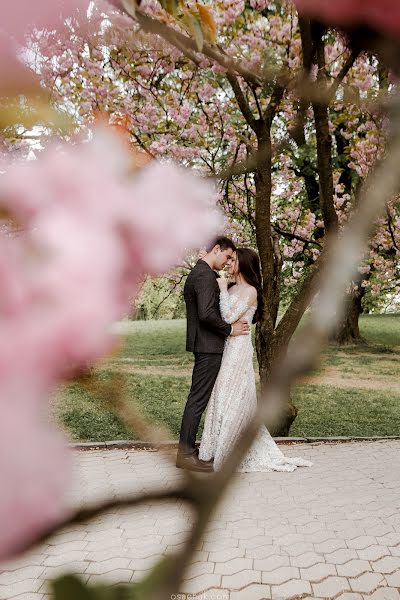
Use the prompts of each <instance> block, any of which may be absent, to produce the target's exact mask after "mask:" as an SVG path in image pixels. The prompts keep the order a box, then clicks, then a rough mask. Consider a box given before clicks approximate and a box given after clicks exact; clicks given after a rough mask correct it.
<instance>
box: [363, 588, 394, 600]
mask: <svg viewBox="0 0 400 600" xmlns="http://www.w3.org/2000/svg"><path fill="white" fill-rule="evenodd" d="M368 599H370V600H400V591H399V590H398V589H396V588H388V587H381V588H378V589H377V590H376V591H375V592H374V593H373V594H371V595H370V596H368Z"/></svg>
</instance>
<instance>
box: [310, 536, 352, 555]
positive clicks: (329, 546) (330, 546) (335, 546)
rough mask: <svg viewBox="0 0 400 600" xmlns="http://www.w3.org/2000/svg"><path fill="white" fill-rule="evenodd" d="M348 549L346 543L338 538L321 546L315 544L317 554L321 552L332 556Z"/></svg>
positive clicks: (322, 543)
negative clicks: (338, 551)
mask: <svg viewBox="0 0 400 600" xmlns="http://www.w3.org/2000/svg"><path fill="white" fill-rule="evenodd" d="M346 548H347V546H346V542H345V541H344V540H339V539H337V538H332V539H330V540H326V541H325V542H321V543H320V544H314V550H315V552H320V553H321V554H330V553H332V552H335V551H336V550H344V549H346Z"/></svg>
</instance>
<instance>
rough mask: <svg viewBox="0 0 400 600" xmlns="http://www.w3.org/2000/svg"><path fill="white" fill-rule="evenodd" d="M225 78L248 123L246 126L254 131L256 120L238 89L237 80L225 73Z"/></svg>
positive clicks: (240, 90) (240, 89)
mask: <svg viewBox="0 0 400 600" xmlns="http://www.w3.org/2000/svg"><path fill="white" fill-rule="evenodd" d="M226 77H227V79H228V81H229V83H230V84H231V86H232V90H233V93H234V94H235V98H236V101H237V103H238V106H239V108H240V110H241V112H242V115H243V116H244V118H245V119H246V122H247V123H248V125H250V127H251V128H252V130H253V131H256V127H257V120H256V119H255V118H254V115H253V113H252V110H251V108H250V104H249V103H248V101H247V98H246V96H245V95H244V93H243V90H242V88H241V87H240V83H239V81H238V78H237V77H236V75H234V74H233V73H227V74H226Z"/></svg>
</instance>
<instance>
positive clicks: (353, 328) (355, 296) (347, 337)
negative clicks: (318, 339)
mask: <svg viewBox="0 0 400 600" xmlns="http://www.w3.org/2000/svg"><path fill="white" fill-rule="evenodd" d="M364 293H365V292H364V288H361V287H359V288H358V289H357V290H356V291H355V292H352V293H351V294H349V297H348V300H347V304H346V313H345V316H344V318H343V319H342V320H341V321H340V323H339V324H338V326H337V327H336V330H335V331H334V333H333V335H332V338H331V341H332V342H334V343H336V344H338V345H339V346H346V345H355V344H359V345H361V344H363V345H365V344H366V343H367V342H366V340H365V339H364V338H363V337H362V336H361V334H360V329H359V324H358V321H359V318H360V315H361V314H362V312H363V308H362V299H363V296H364Z"/></svg>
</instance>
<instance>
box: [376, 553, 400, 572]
mask: <svg viewBox="0 0 400 600" xmlns="http://www.w3.org/2000/svg"><path fill="white" fill-rule="evenodd" d="M372 568H373V570H374V571H376V572H377V573H388V574H390V573H394V572H395V571H396V570H398V569H400V557H396V556H385V557H384V558H381V559H379V560H377V561H375V562H374V563H372Z"/></svg>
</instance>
